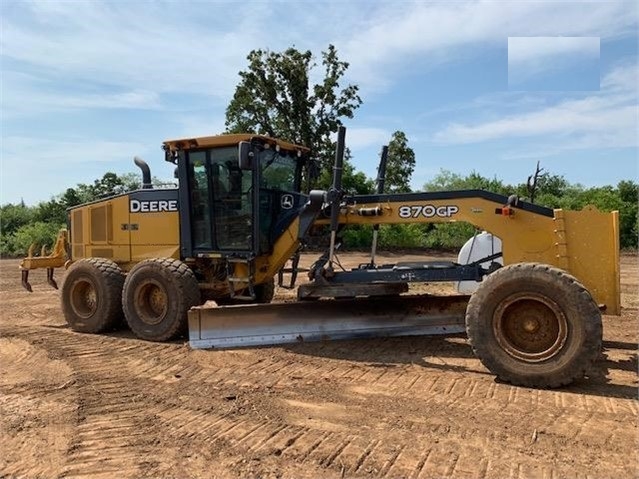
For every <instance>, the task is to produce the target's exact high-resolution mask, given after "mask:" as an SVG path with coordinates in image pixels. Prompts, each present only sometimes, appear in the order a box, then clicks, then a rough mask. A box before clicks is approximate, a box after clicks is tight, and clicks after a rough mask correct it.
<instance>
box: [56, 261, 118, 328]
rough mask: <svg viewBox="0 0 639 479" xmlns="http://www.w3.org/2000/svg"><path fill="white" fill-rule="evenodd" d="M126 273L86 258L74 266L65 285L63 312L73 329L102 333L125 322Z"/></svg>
mask: <svg viewBox="0 0 639 479" xmlns="http://www.w3.org/2000/svg"><path fill="white" fill-rule="evenodd" d="M123 283H124V274H123V273H122V270H121V269H120V267H119V266H118V265H117V264H115V263H114V262H113V261H111V260H108V259H104V258H86V259H82V260H79V261H76V262H75V263H73V264H72V265H71V267H70V268H69V271H67V274H66V276H65V279H64V284H63V285H62V312H63V313H64V318H65V319H66V321H67V323H68V324H69V326H71V329H73V330H74V331H79V332H82V333H101V332H103V331H107V330H109V329H114V328H115V327H116V326H117V325H118V323H119V322H120V321H121V320H122V285H123Z"/></svg>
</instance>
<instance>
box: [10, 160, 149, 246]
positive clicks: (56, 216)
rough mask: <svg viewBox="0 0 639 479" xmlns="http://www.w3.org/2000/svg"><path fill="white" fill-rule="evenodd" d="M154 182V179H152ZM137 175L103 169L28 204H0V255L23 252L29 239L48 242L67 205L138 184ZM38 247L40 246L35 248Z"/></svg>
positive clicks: (64, 216) (61, 224)
mask: <svg viewBox="0 0 639 479" xmlns="http://www.w3.org/2000/svg"><path fill="white" fill-rule="evenodd" d="M154 182H155V183H157V180H155V181H154ZM140 186H141V181H140V175H139V174H137V173H125V174H123V175H120V176H118V175H117V174H115V173H111V172H109V173H105V174H104V176H103V177H102V178H100V179H96V180H95V181H94V182H93V184H84V183H79V184H78V185H76V187H75V188H67V189H66V190H65V192H64V193H61V194H60V195H58V196H56V197H53V198H51V199H50V200H49V201H42V202H40V203H38V204H37V205H36V206H32V207H27V206H25V205H24V203H21V204H18V205H13V204H6V205H3V206H1V207H0V255H2V256H23V255H25V254H26V253H27V250H28V248H29V246H30V245H31V244H32V243H35V244H36V245H39V246H42V245H45V246H51V245H52V244H53V243H54V242H55V238H56V236H57V233H58V231H59V229H60V228H63V227H64V226H65V225H66V221H67V208H71V207H73V206H77V205H80V204H82V203H88V202H90V201H95V200H98V199H100V198H104V197H106V196H112V195H116V194H121V193H125V192H127V191H131V190H135V189H138V188H140ZM38 251H39V249H38Z"/></svg>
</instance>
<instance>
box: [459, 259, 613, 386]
mask: <svg viewBox="0 0 639 479" xmlns="http://www.w3.org/2000/svg"><path fill="white" fill-rule="evenodd" d="M466 331H467V334H468V339H469V341H470V343H471V345H472V347H473V350H474V352H475V354H476V355H477V357H478V358H479V359H480V360H481V362H482V363H483V364H484V366H486V367H487V368H488V369H489V370H490V371H491V372H493V373H494V374H496V375H497V376H498V377H499V378H500V379H502V380H505V381H508V382H511V383H513V384H516V385H521V386H528V387H541V388H547V387H559V386H563V385H566V384H569V383H571V382H572V381H574V380H575V379H579V378H581V377H583V376H584V375H585V374H586V373H587V371H588V370H589V369H590V367H591V366H592V364H593V362H594V361H595V360H596V359H597V357H598V355H599V353H600V351H601V341H602V325H601V313H600V311H599V308H598V307H597V305H596V304H595V302H594V301H593V299H592V296H591V295H590V293H589V292H588V291H587V290H586V288H584V287H583V286H582V285H581V284H580V283H579V282H578V281H577V280H576V279H575V278H574V277H573V276H571V275H569V274H568V273H566V272H564V271H562V270H560V269H558V268H554V267H552V266H548V265H542V264H537V263H521V264H514V265H510V266H506V267H504V268H501V269H499V270H497V271H496V272H494V273H492V274H490V275H489V276H488V277H487V278H485V279H484V281H483V282H482V283H481V284H480V285H479V288H478V289H477V291H476V292H475V293H474V294H473V295H472V297H471V299H470V301H469V303H468V308H467V310H466Z"/></svg>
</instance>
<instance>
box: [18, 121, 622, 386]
mask: <svg viewBox="0 0 639 479" xmlns="http://www.w3.org/2000/svg"><path fill="white" fill-rule="evenodd" d="M344 139H345V130H344V129H343V128H340V130H339V134H338V139H337V148H336V155H335V163H334V177H333V184H332V186H331V187H330V188H329V189H328V191H319V190H313V191H310V193H308V194H306V193H303V192H302V181H303V177H305V176H306V175H308V174H310V172H312V170H313V168H312V167H313V165H314V160H312V159H311V157H310V154H309V153H310V152H309V150H308V149H307V148H305V147H302V146H298V145H294V144H290V143H287V142H285V141H281V140H278V139H273V138H269V137H266V136H260V135H250V134H243V135H221V136H214V137H203V138H187V139H179V140H171V141H166V142H164V144H163V149H164V151H165V155H166V160H167V161H169V162H171V163H174V164H175V165H176V176H177V178H178V181H179V186H178V187H177V188H173V189H158V188H153V187H152V186H151V181H150V178H151V176H150V172H149V168H148V166H147V165H146V163H144V162H143V161H142V160H140V159H137V158H136V164H138V166H140V167H141V168H142V173H143V187H142V188H141V189H139V190H137V191H132V192H128V193H124V194H120V195H116V196H112V197H109V198H105V199H101V200H99V201H95V202H92V203H88V204H84V205H80V206H77V207H73V208H70V209H69V211H68V225H67V229H66V230H62V231H61V232H60V234H59V236H58V240H57V241H56V244H55V247H54V251H53V253H52V254H50V255H46V254H44V251H43V254H42V255H41V256H33V254H32V252H30V253H29V256H28V257H27V258H25V259H24V260H23V262H22V263H21V269H22V282H23V285H24V286H25V288H27V289H29V290H31V286H30V284H29V271H30V270H32V269H36V268H46V269H47V279H48V281H49V283H50V284H52V285H53V286H56V287H57V285H56V283H55V280H54V278H53V271H54V268H57V267H62V266H64V267H65V268H67V271H66V275H65V279H64V283H63V285H62V289H61V299H62V309H63V312H64V316H65V318H66V321H67V322H68V324H69V325H70V327H71V328H72V329H73V330H75V331H79V332H84V333H100V332H103V331H107V330H110V329H113V328H115V327H117V326H118V325H119V324H120V323H121V322H122V320H123V319H124V320H125V321H126V324H127V325H128V327H129V328H130V329H131V331H133V333H134V334H135V335H136V336H137V337H138V338H141V339H144V340H150V341H166V340H170V339H173V338H175V337H177V336H179V335H180V334H182V333H184V332H186V329H187V324H188V334H189V340H190V345H191V346H192V347H194V348H210V347H216V348H222V347H237V346H254V345H264V344H277V343H286V342H296V341H312V340H326V339H340V338H360V337H370V336H400V335H421V334H449V333H459V332H464V331H465V332H466V334H467V336H468V340H469V342H470V344H471V346H472V348H473V350H474V352H475V354H476V355H477V357H478V358H479V359H480V360H481V361H482V363H483V364H484V365H485V366H486V367H487V368H488V369H489V370H490V371H491V372H493V373H494V374H495V375H497V376H498V377H500V378H501V379H503V380H506V381H510V382H511V383H514V384H518V385H524V386H532V387H557V386H561V385H564V384H568V383H570V382H571V381H573V380H574V379H577V378H580V377H582V376H584V375H585V374H587V371H588V369H589V368H590V366H591V365H592V363H593V362H594V361H595V359H596V358H597V356H598V354H599V352H600V349H601V343H602V322H601V312H602V311H605V312H606V314H611V315H618V314H620V291H619V249H618V244H619V229H618V213H617V212H612V213H602V212H599V211H597V210H596V209H595V208H594V207H587V208H585V209H584V210H582V211H564V210H561V209H555V210H552V209H549V208H545V207H543V206H539V205H535V204H531V203H528V202H525V201H522V200H520V199H519V198H517V197H515V196H511V197H506V196H502V195H498V194H495V193H491V192H488V191H483V190H466V191H444V192H420V193H402V194H384V192H383V189H384V171H385V162H386V149H384V150H383V151H382V155H381V161H380V166H379V169H378V188H377V193H376V194H370V195H349V194H347V192H345V191H343V190H342V188H341V176H342V165H343V153H344V144H345V141H344ZM437 222H467V223H470V224H471V225H474V226H475V227H476V228H477V229H481V230H485V231H487V232H490V233H491V234H492V235H494V236H495V237H497V238H499V239H500V240H501V248H498V249H497V250H495V251H491V252H489V254H482V255H480V256H481V257H479V258H475V259H474V260H469V261H459V262H443V261H436V262H432V261H430V262H429V261H421V262H400V263H397V264H377V263H376V261H375V250H376V240H377V233H376V232H377V230H378V228H379V225H384V224H405V223H437ZM321 225H324V226H321ZM348 225H369V226H370V227H371V228H373V229H374V230H375V233H374V236H373V245H372V251H371V259H370V261H369V262H368V263H366V264H361V265H359V266H358V267H357V268H353V269H351V270H345V269H344V268H341V266H340V263H339V261H338V258H337V256H336V251H337V249H338V247H339V244H340V240H339V238H340V231H341V229H342V228H344V227H345V226H348ZM318 226H320V227H322V228H324V229H325V231H327V233H326V235H327V236H328V240H329V241H328V242H329V247H328V249H327V251H326V252H325V253H324V254H322V255H321V256H320V257H319V258H318V259H317V261H316V262H315V263H314V264H313V265H312V266H311V267H310V268H309V269H308V270H307V271H305V272H307V276H308V280H307V281H305V282H304V283H303V284H300V285H299V286H297V298H298V300H297V301H294V302H288V303H273V304H267V303H270V302H271V299H272V298H273V292H274V287H275V278H277V280H278V283H279V285H280V286H283V287H287V288H294V287H295V286H296V282H297V278H298V273H299V272H301V268H300V267H299V253H300V251H301V250H302V249H303V248H304V246H305V245H306V243H307V239H308V237H309V232H310V231H311V230H312V229H316V228H317V227H318ZM329 232H330V236H329ZM471 246H472V245H471ZM441 281H456V282H459V281H463V282H468V281H472V282H477V285H478V286H477V287H476V290H475V291H474V292H473V293H472V294H471V295H467V294H457V295H450V296H435V295H429V294H410V293H409V284H411V283H430V282H441Z"/></svg>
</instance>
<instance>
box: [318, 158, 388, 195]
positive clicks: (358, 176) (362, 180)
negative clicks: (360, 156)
mask: <svg viewBox="0 0 639 479" xmlns="http://www.w3.org/2000/svg"><path fill="white" fill-rule="evenodd" d="M352 161H353V156H352V155H351V150H350V149H349V148H346V149H345V150H344V165H343V167H342V189H343V190H344V191H346V192H347V193H348V194H354V195H368V194H370V193H373V192H374V191H375V182H374V181H373V180H372V179H370V178H368V177H367V176H366V174H365V173H363V172H361V171H357V170H356V169H355V167H354V166H353V162H352ZM332 184H333V169H332V168H330V169H328V168H325V169H323V170H322V171H321V173H320V177H319V179H318V187H319V188H322V189H325V190H326V189H328V188H330V186H331V185H332Z"/></svg>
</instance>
